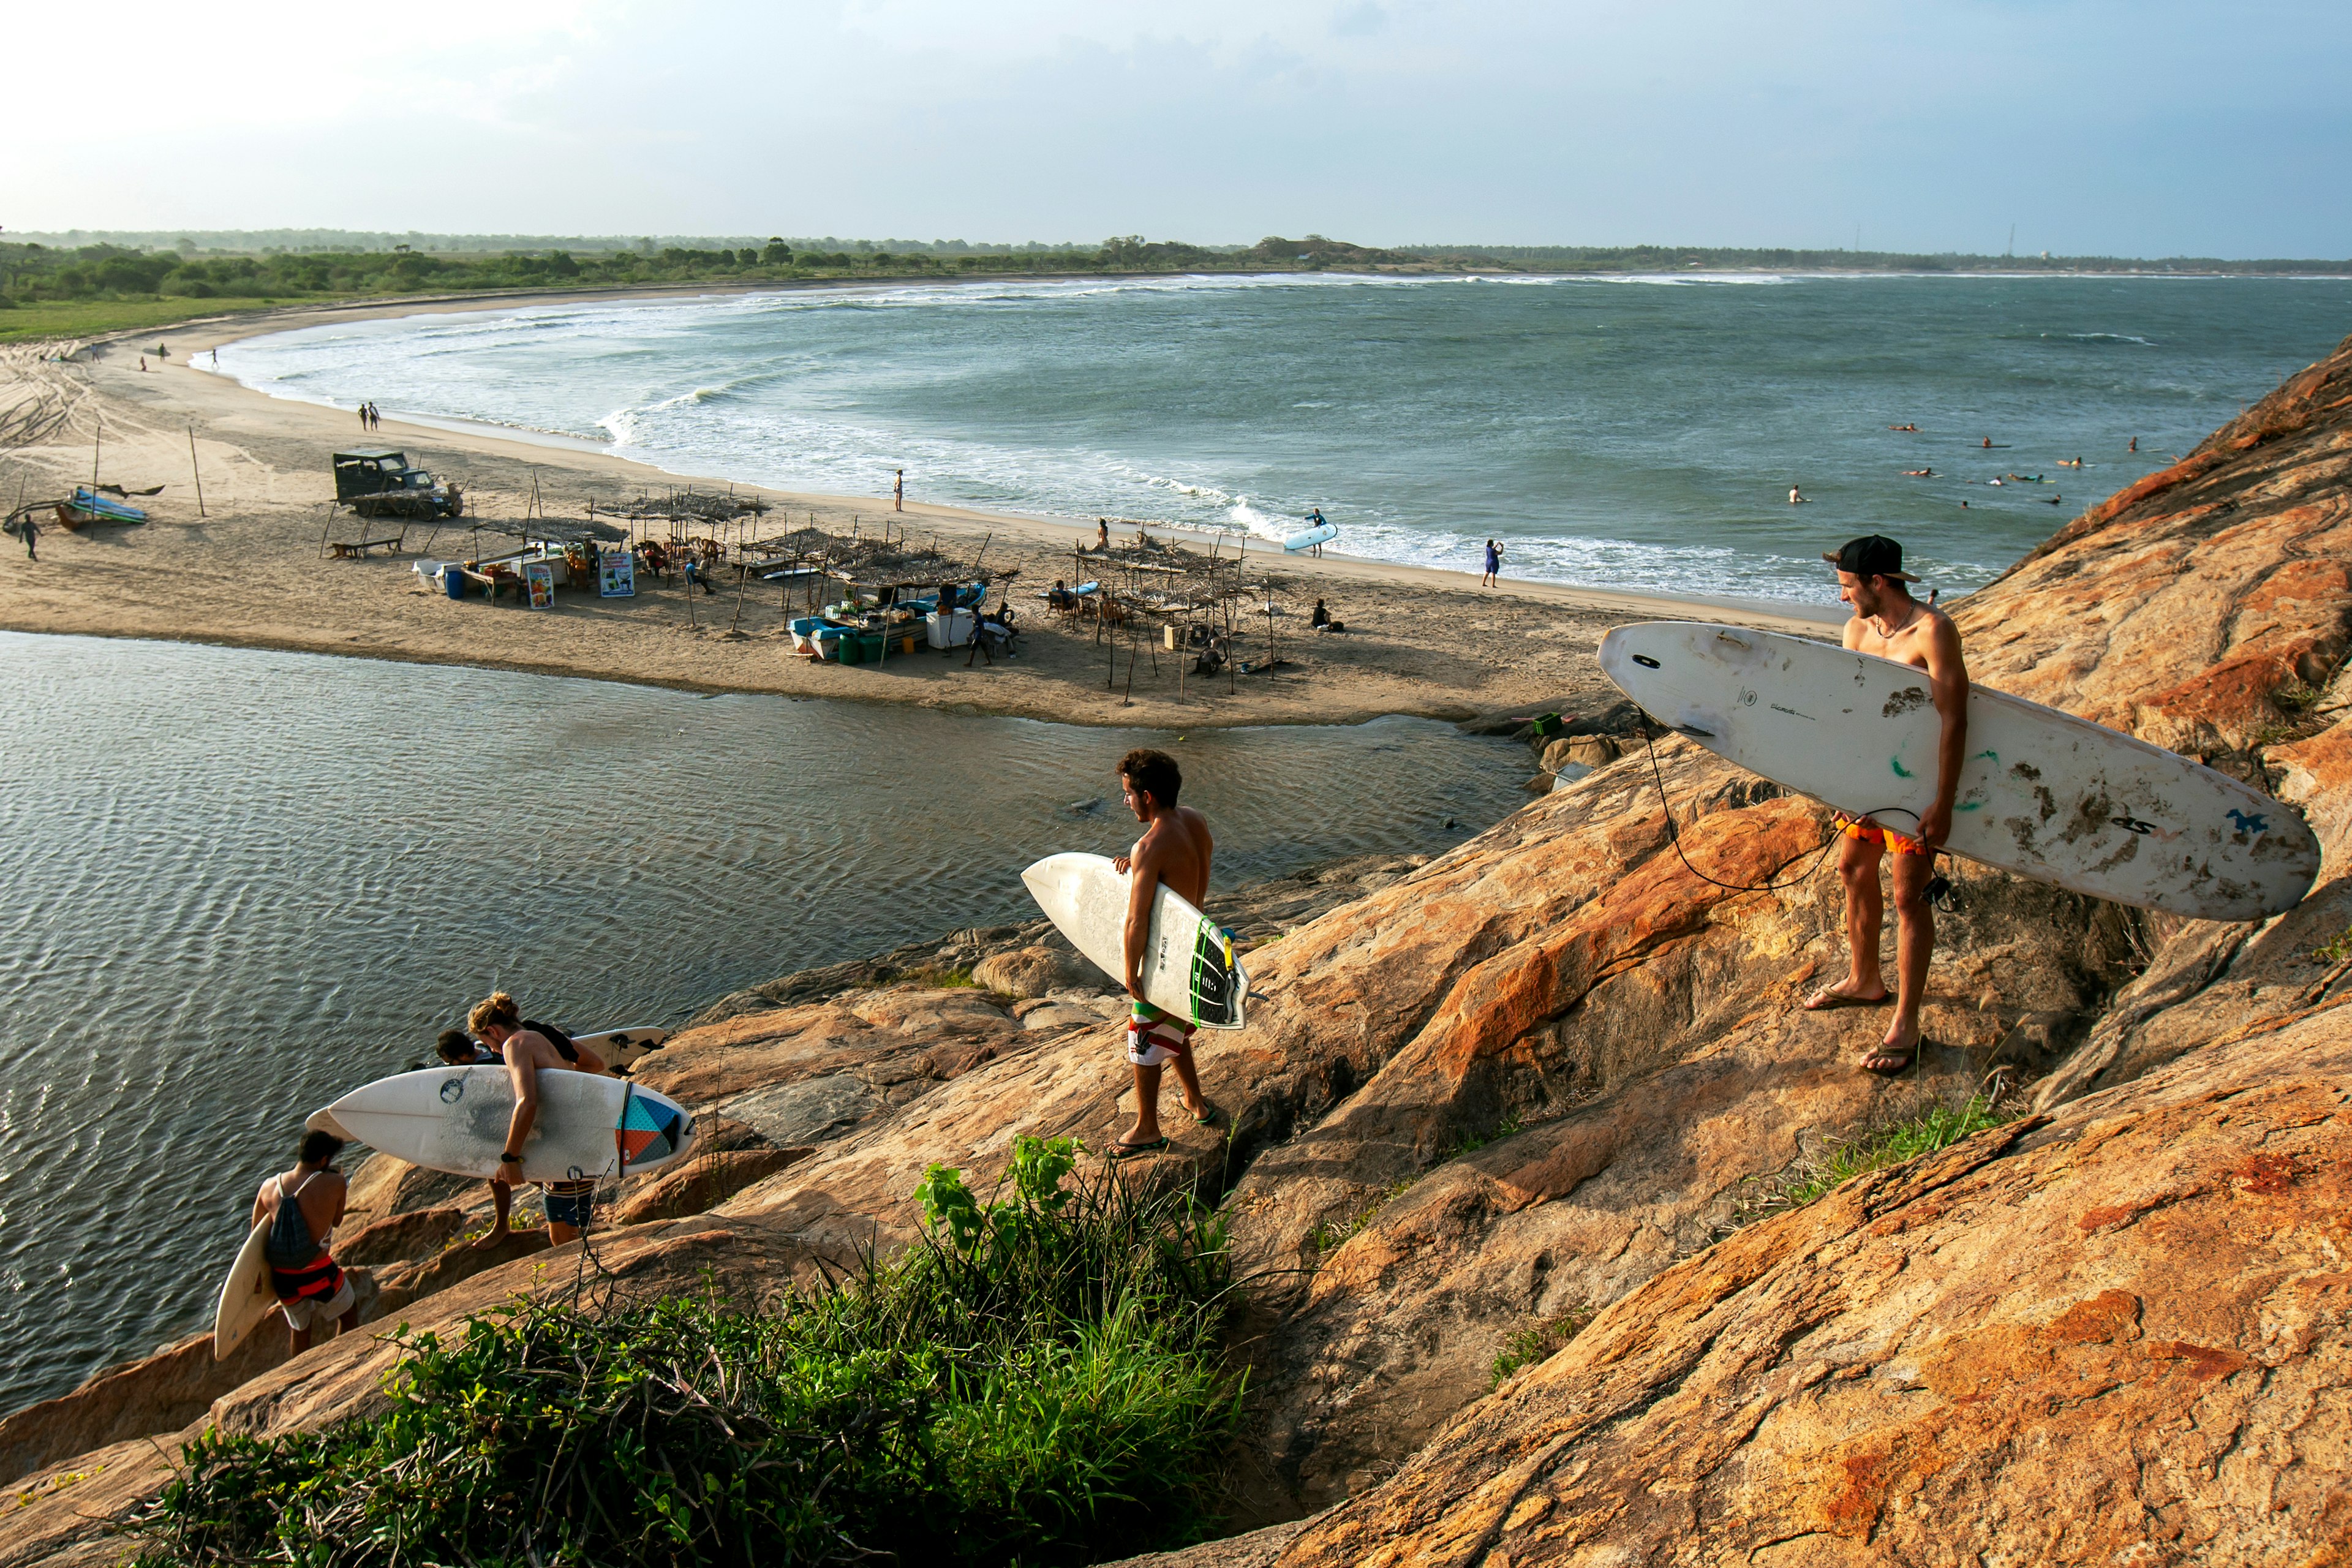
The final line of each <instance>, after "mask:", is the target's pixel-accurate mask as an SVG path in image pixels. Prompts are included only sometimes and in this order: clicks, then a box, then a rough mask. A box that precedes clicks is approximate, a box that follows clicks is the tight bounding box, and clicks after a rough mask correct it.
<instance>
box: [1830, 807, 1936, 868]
mask: <svg viewBox="0 0 2352 1568" xmlns="http://www.w3.org/2000/svg"><path fill="white" fill-rule="evenodd" d="M1837 825H1838V826H1839V827H1840V828H1842V829H1843V830H1844V833H1845V836H1846V837H1848V838H1859V839H1861V840H1862V841H1863V842H1864V844H1875V845H1877V846H1878V847H1880V848H1881V849H1884V850H1885V851H1886V852H1887V853H1888V854H1889V855H1926V856H1928V857H1930V858H1933V857H1934V855H1935V853H1936V852H1935V851H1934V850H1933V849H1930V848H1928V847H1927V846H1926V845H1925V844H1922V843H1920V842H1919V841H1918V840H1917V839H1916V838H1912V837H1906V835H1904V834H1900V833H1897V832H1895V829H1893V828H1891V827H1881V826H1878V824H1876V823H1874V822H1873V821H1871V820H1870V819H1869V818H1867V817H1861V816H1847V815H1846V814H1845V813H1844V812H1842V811H1841V812H1839V813H1838V814H1837Z"/></svg>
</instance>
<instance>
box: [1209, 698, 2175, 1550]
mask: <svg viewBox="0 0 2352 1568" xmlns="http://www.w3.org/2000/svg"><path fill="white" fill-rule="evenodd" d="M1661 757H1662V760H1663V761H1664V775H1665V780H1666V787H1667V791H1668V794H1669V795H1670V797H1671V798H1672V799H1673V800H1674V801H1675V805H1676V809H1677V812H1678V815H1679V816H1682V817H1684V818H1685V819H1686V820H1685V821H1684V822H1683V826H1682V835H1681V849H1680V851H1679V852H1677V850H1676V849H1675V847H1674V846H1673V845H1672V844H1671V843H1670V842H1669V840H1668V839H1667V837H1666V831H1665V825H1664V819H1663V817H1662V816H1661V814H1660V812H1659V810H1658V805H1657V795H1656V793H1655V787H1654V784H1653V782H1652V780H1651V777H1650V774H1649V771H1648V768H1647V764H1646V763H1639V765H1636V763H1635V762H1632V761H1629V762H1628V763H1624V764H1622V765H1620V766H1617V767H1613V768H1611V769H1608V770H1605V771H1603V772H1602V773H1597V774H1595V775H1593V776H1592V777H1591V778H1589V779H1586V780H1584V781H1582V782H1581V783H1580V784H1575V785H1573V786H1571V787H1570V788H1569V789H1567V790H1564V791H1562V792H1560V793H1559V794H1558V795H1551V796H1548V797H1546V798H1545V799H1544V800H1543V801H1542V802H1540V803H1538V804H1537V805H1531V806H1529V807H1528V808H1527V809H1525V810H1523V811H1521V812H1519V813H1517V815H1516V816H1514V817H1513V818H1512V819H1511V820H1510V822H1508V823H1507V824H1506V825H1505V826H1502V827H1500V828H1497V829H1496V831H1495V832H1494V833H1492V834H1490V835H1488V836H1487V837H1486V838H1485V839H1482V840H1480V841H1479V842H1478V843H1477V844H1475V845H1474V846H1472V847H1471V848H1470V849H1469V850H1467V851H1465V852H1462V853H1460V854H1458V855H1456V856H1454V857H1449V858H1446V859H1444V860H1442V861H1439V862H1438V863H1436V864H1434V865H1433V866H1432V867H1430V868H1428V869H1427V870H1426V871H1424V872H1423V873H1421V874H1420V875H1418V876H1416V877H1414V878H1413V879H1410V880H1409V881H1407V882H1405V883H1403V884H1401V885H1399V886H1398V887H1396V888H1394V889H1390V890H1389V891H1387V892H1385V893H1381V894H1377V895H1375V896H1374V897H1372V898H1370V899H1368V900H1362V901H1360V903H1358V904H1356V905H1352V906H1350V907H1349V908H1348V909H1345V910H1340V911H1338V912H1337V913H1335V914H1333V915H1330V916H1328V917H1326V918H1325V919H1324V920H1322V921H1318V922H1317V923H1316V924H1315V925H1313V926H1311V927H1309V928H1307V930H1306V931H1302V932H1300V933H1298V934H1297V936H1294V937H1293V938H1292V939H1291V940H1290V941H1289V942H1285V943H1283V944H1281V945H1280V946H1278V947H1276V948H1274V949H1272V950H1270V951H1269V952H1267V953H1266V954H1265V973H1264V977H1263V978H1262V979H1261V980H1260V982H1259V984H1260V985H1261V986H1262V987H1263V989H1265V991H1266V992H1267V993H1268V994H1270V996H1271V997H1272V998H1273V1000H1272V1002H1271V1003H1270V1004H1269V1005H1267V1006H1266V1007H1265V1012H1264V1015H1263V1021H1262V1022H1260V1023H1257V1024H1254V1026H1253V1027H1252V1028H1251V1029H1250V1030H1248V1031H1245V1032H1244V1034H1243V1035H1242V1036H1241V1037H1239V1040H1238V1041H1237V1042H1236V1048H1237V1051H1238V1052H1240V1053H1245V1054H1246V1055H1247V1057H1248V1058H1249V1066H1250V1068H1252V1069H1254V1070H1256V1071H1258V1072H1261V1073H1263V1075H1264V1079H1263V1081H1262V1082H1259V1083H1256V1084H1254V1085H1252V1086H1251V1088H1250V1090H1249V1094H1248V1098H1249V1099H1250V1100H1253V1101H1254V1107H1255V1116H1256V1117H1258V1118H1262V1119H1263V1121H1264V1131H1263V1133H1262V1136H1264V1137H1265V1138H1266V1139H1268V1140H1271V1141H1276V1142H1274V1146H1272V1147H1268V1148H1266V1149H1265V1150H1264V1151H1263V1152H1258V1153H1257V1154H1256V1156H1255V1159H1254V1161H1253V1162H1252V1163H1250V1165H1249V1166H1248V1168H1247V1170H1246V1172H1245V1173H1244V1174H1243V1175H1242V1176H1241V1179H1240V1181H1239V1183H1238V1184H1237V1185H1236V1186H1235V1187H1234V1192H1233V1194H1232V1198H1231V1200H1230V1209H1231V1213H1232V1216H1233V1228H1234V1238H1235V1242H1236V1245H1237V1246H1238V1247H1240V1248H1241V1251H1242V1261H1243V1267H1244V1270H1245V1271H1247V1272H1250V1273H1253V1274H1255V1275H1256V1276H1258V1277H1261V1278H1263V1279H1265V1280H1266V1281H1268V1283H1266V1284H1265V1285H1263V1286H1262V1287H1261V1288H1260V1289H1259V1290H1258V1292H1257V1295H1256V1300H1255V1305H1256V1306H1257V1308H1258V1311H1259V1320H1258V1321H1257V1322H1256V1323H1255V1324H1254V1325H1253V1328H1254V1331H1255V1332H1254V1334H1253V1336H1252V1337H1253V1338H1255V1339H1256V1340H1257V1342H1258V1343H1259V1344H1260V1345H1261V1346H1262V1347H1263V1348H1262V1349H1261V1350H1260V1351H1259V1352H1258V1353H1257V1355H1256V1358H1255V1364H1254V1366H1253V1369H1252V1372H1253V1377H1252V1382H1253V1394H1252V1412H1251V1415H1252V1417H1253V1418H1252V1420H1251V1421H1250V1423H1249V1426H1250V1429H1251V1430H1252V1431H1253V1432H1255V1433H1256V1434H1259V1441H1260V1444H1261V1445H1262V1446H1261V1447H1260V1449H1259V1451H1258V1453H1257V1454H1256V1455H1255V1459H1256V1461H1257V1464H1258V1465H1259V1467H1260V1473H1259V1475H1258V1476H1257V1477H1256V1478H1255V1485H1256V1486H1257V1487H1258V1488H1259V1489H1261V1490H1259V1491H1258V1492H1257V1493H1256V1494H1255V1495H1256V1496H1258V1497H1260V1498H1262V1499H1263V1501H1262V1502H1261V1504H1260V1506H1262V1507H1263V1508H1265V1510H1266V1511H1268V1512H1271V1513H1278V1512H1279V1511H1281V1510H1282V1508H1283V1507H1285V1506H1288V1507H1292V1508H1296V1507H1299V1506H1305V1507H1307V1508H1313V1507H1319V1506H1322V1505H1324V1504H1326V1503H1328V1502H1330V1501H1334V1500H1338V1499H1339V1498H1340V1497H1344V1496H1346V1495H1349V1493H1350V1492H1352V1491H1355V1490H1359V1489H1361V1488H1363V1487H1364V1486H1366V1485H1369V1484H1370V1483H1371V1482H1372V1481H1374V1480H1376V1479H1378V1477H1379V1476H1380V1475H1381V1473H1383V1471H1384V1470H1385V1469H1386V1468H1388V1467H1389V1466H1391V1465H1392V1464H1393V1463H1395V1462H1396V1461H1397V1460H1399V1459H1401V1458H1402V1457H1403V1456H1404V1455H1406V1454H1408V1453H1410V1452H1411V1451H1412V1449H1413V1448H1415V1447H1419V1446H1420V1445H1421V1444H1422V1443H1423V1441H1425V1440H1426V1439H1427V1438H1428V1437H1429V1436H1431V1435H1432V1434H1433V1432H1434V1431H1435V1430H1436V1428H1437V1427H1438V1426H1440V1425H1441V1424H1442V1423H1443V1422H1444V1420H1445V1419H1447V1418H1448V1417H1449V1416H1450V1415H1451V1414H1452V1413H1453V1412H1454V1411H1455V1410H1457V1409H1459V1408H1460V1407H1461V1406H1462V1405H1464V1404H1465V1403H1467V1402H1468V1401H1470V1400H1472V1399H1475V1398H1476V1397H1477V1396H1478V1395H1480V1394H1483V1393H1485V1391H1486V1388H1487V1386H1488V1385H1489V1383H1490V1381H1491V1376H1492V1373H1491V1370H1490V1369H1491V1366H1492V1363H1493V1362H1494V1359H1495V1357H1496V1353H1497V1352H1498V1351H1500V1350H1501V1349H1502V1348H1503V1345H1504V1342H1506V1340H1507V1338H1508V1337H1509V1336H1510V1335H1511V1334H1513V1333H1514V1332H1515V1331H1522V1330H1526V1329H1528V1328H1531V1327H1535V1326H1537V1325H1540V1324H1543V1323H1545V1322H1547V1321H1552V1320H1555V1319H1559V1318H1561V1317H1564V1316H1569V1315H1571V1314H1575V1313H1578V1312H1581V1311H1586V1310H1591V1309H1593V1308H1597V1307H1599V1306H1601V1305H1605V1304H1606V1303H1608V1302H1610V1301H1612V1300H1616V1299H1617V1298H1618V1297H1619V1296H1621V1295H1622V1294H1623V1293H1624V1292H1625V1291H1626V1290H1628V1289H1632V1288H1633V1287H1635V1286H1637V1285H1639V1284H1640V1283H1642V1282H1643V1280H1645V1279H1648V1278H1649V1277H1650V1276H1651V1275H1652V1274H1654V1273H1655V1272H1656V1271H1657V1270H1659V1269H1661V1268H1665V1267H1667V1266H1668V1265H1670V1264H1671V1263H1673V1262H1674V1261H1675V1259H1676V1258H1680V1257H1683V1256H1685V1255H1687V1254H1688V1253H1690V1252H1693V1251H1696V1250H1697V1249H1699V1248H1701V1247H1705V1246H1706V1245H1707V1243H1708V1242H1709V1241H1711V1240H1712V1239H1713V1238H1714V1237H1716V1235H1717V1234H1718V1233H1719V1232H1720V1231H1721V1230H1722V1229H1723V1228H1725V1227H1726V1226H1728V1225H1730V1224H1731V1223H1732V1222H1733V1221H1734V1220H1735V1218H1736V1217H1737V1211H1738V1209H1739V1207H1740V1205H1741V1204H1742V1202H1743V1200H1752V1199H1753V1198H1754V1197H1755V1196H1756V1195H1758V1194H1756V1191H1755V1188H1754V1185H1753V1184H1754V1180H1755V1179H1757V1178H1763V1177H1769V1176H1770V1175H1772V1174H1773V1173H1776V1172H1778V1171H1780V1169H1782V1168H1783V1167H1785V1166H1787V1165H1789V1164H1790V1163H1791V1162H1793V1161H1795V1160H1797V1159H1798V1158H1799V1157H1800V1156H1801V1155H1802V1154H1804V1153H1805V1152H1808V1150H1809V1149H1811V1148H1817V1147H1818V1146H1819V1145H1820V1144H1821V1142H1822V1141H1824V1140H1825V1139H1828V1138H1831V1137H1834V1136H1838V1135H1842V1134H1847V1133H1852V1132H1854V1131H1860V1130H1862V1129H1864V1128H1867V1127H1868V1126H1870V1125H1872V1124H1874V1123H1877V1122H1881V1121H1893V1120H1895V1119H1898V1118H1901V1117H1905V1116H1907V1115H1911V1114H1914V1113H1916V1112H1917V1111H1920V1110H1924V1109H1926V1108H1927V1107H1929V1106H1931V1105H1936V1104H1950V1103H1954V1102H1957V1101H1959V1100H1965V1099H1966V1098H1967V1097H1968V1096H1969V1094H1970V1093H1971V1092H1972V1091H1973V1090H1975V1089H1977V1088H1978V1087H1979V1084H1980V1083H1981V1082H1982V1081H1983V1080H1984V1079H1986V1078H1987V1076H1988V1075H1989V1074H1990V1073H1992V1072H1994V1071H1995V1069H1996V1068H2001V1067H2004V1066H2005V1067H2007V1068H2010V1069H2011V1070H2012V1071H2018V1070H2036V1069H2039V1068H2045V1067H2047V1066H2048V1065H2049V1064H2050V1063H2051V1062H2052V1061H2053V1060H2055V1059H2056V1058H2057V1054H2058V1053H2059V1052H2061V1051H2062V1050H2063V1049H2064V1048H2065V1047H2067V1046H2069V1045H2071V1044H2072V1043H2073V1042H2074V1040H2075V1039H2077V1038H2079V1037H2080V1035H2081V1033H2082V1031H2083V1029H2084V1027H2086V1026H2087V1024H2088V1021H2089V1017H2090V1015H2091V1013H2092V1012H2093V1010H2094V1009H2095V1007H2096V1006H2097V1005H2098V1004H2099V1003H2100V1002H2101V1001H2103V1000H2104V998H2105V995H2106V994H2107V993H2108V992H2109V991H2111V990H2112V989H2113V987H2114V986H2115V985H2116V984H2118V983H2119V982H2120V981H2121V980H2122V979H2123V978H2124V977H2125V973H2126V971H2125V969H2124V964H2125V962H2126V959H2127V957H2128V954H2129V945H2128V940H2127V934H2126V922H2124V921H2122V919H2121V918H2120V917H2119V916H2118V915H2117V914H2116V912H2115V911H2113V910H2105V909H2102V908H2100V907H2098V906H2095V905H2094V904H2092V903H2090V902H2089V901H2087V900H2081V899H2078V898H2076V897H2074V895H2071V894H2066V893H2063V892H2060V891H2058V890H2057V889H2052V888H2049V887H2046V886H2042V885H2038V884H2032V883H2027V882H2022V881H2020V880H2018V879H2013V878H2010V877H2006V876H2003V875H2000V874H1998V873H1990V872H1985V873H1978V874H1970V873H1967V872H1963V873H1961V874H1959V875H1958V876H1956V878H1955V880H1956V883H1957V887H1958V904H1959V907H1960V911H1961V912H1960V913H1958V914H1957V915H1947V916H1945V917H1943V919H1942V921H1941V934H1942V942H1941V945H1940V946H1939V951H1938V953H1937V962H1936V964H1935V966H1934V967H1933V968H1932V969H1931V971H1930V974H1929V995H1928V1003H1927V1010H1926V1013H1925V1015H1924V1021H1925V1026H1926V1028H1927V1034H1928V1036H1929V1038H1930V1039H1931V1041H1932V1042H1934V1043H1933V1045H1932V1046H1931V1047H1930V1048H1928V1049H1927V1051H1925V1052H1923V1054H1922V1057H1921V1060H1920V1064H1919V1067H1918V1068H1916V1069H1915V1070H1914V1071H1913V1072H1912V1073H1910V1074H1908V1075H1906V1076H1905V1077H1904V1078H1902V1079H1896V1080H1893V1081H1888V1080H1885V1079H1879V1078H1876V1077H1874V1076H1872V1075H1870V1074H1866V1073H1863V1072H1860V1071H1858V1070H1856V1068H1854V1066H1853V1063H1854V1061H1855V1060H1856V1058H1859V1057H1860V1056H1861V1055H1862V1054H1863V1053H1864V1051H1865V1050H1867V1049H1869V1048H1870V1047H1873V1046H1874V1045H1875V1044H1876V1042H1877V1040H1878V1039H1879V1037H1881V1035H1882V1034H1883V1032H1884V1030H1885V1023H1886V1015H1885V1013H1884V1012H1883V1011H1877V1010H1849V1011H1843V1012H1838V1013H1829V1014H1806V1013H1803V1012H1802V1011H1801V1010H1800V1009H1799V1006H1798V1004H1799V1002H1800V1001H1801V998H1802V996H1803V995H1804V994H1805V993H1806V992H1807V991H1808V990H1809V989H1811V987H1812V986H1813V985H1817V984H1821V983H1822V982H1823V981H1825V980H1827V979H1830V978H1832V977H1833V976H1834V974H1835V973H1839V972H1840V966H1841V965H1842V963H1843V942H1842V940H1841V939H1839V938H1837V937H1836V935H1835V930H1836V925H1837V921H1838V919H1839V911H1840V910H1841V908H1842V902H1841V900H1840V898H1839V896H1838V894H1837V892H1836V889H1835V883H1834V881H1833V879H1830V878H1828V877H1825V876H1816V875H1809V874H1808V872H1809V871H1811V870H1817V869H1818V868H1819V865H1820V860H1819V857H1818V856H1817V854H1816V853H1815V851H1816V850H1817V849H1818V847H1819V846H1820V845H1821V844H1822V842H1823V836H1824V832H1825V826H1826V825H1825V822H1824V820H1823V818H1822V816H1821V814H1820V813H1819V812H1818V811H1817V810H1816V809H1815V808H1814V807H1812V806H1811V805H1807V804H1804V803H1801V802H1799V801H1796V800H1792V799H1785V798H1781V797H1780V796H1779V795H1778V794H1777V792H1775V791H1772V790H1770V789H1769V786H1766V787H1758V786H1755V785H1752V784H1748V783H1747V782H1746V781H1744V780H1742V779H1740V778H1738V776H1737V775H1735V774H1734V773H1732V771H1731V770H1730V769H1728V768H1727V767H1726V766H1724V765H1723V764H1722V763H1719V762H1717V761H1716V760H1715V759H1714V758H1713V757H1711V756H1710V755H1708V754H1707V753H1706V752H1699V751H1697V750H1696V748H1693V747H1690V746H1688V744H1687V743H1686V742H1679V741H1678V742H1675V743H1673V744H1671V745H1669V746H1666V747H1662V748H1661ZM1685 856H1687V857H1688V859H1689V862H1690V866H1695V867H1696V868H1698V869H1699V870H1701V871H1703V872H1705V873H1706V875H1707V876H1708V877H1712V878H1714V879H1717V881H1718V882H1725V883H1732V884H1737V885H1760V884H1765V883H1770V882H1776V881H1786V882H1789V883H1790V885H1789V886H1786V887H1784V888H1781V889H1779V890H1777V891H1771V892H1740V891H1735V890H1732V889H1728V888H1724V887H1718V886H1715V885H1713V884H1711V883H1709V882H1707V881H1706V880H1703V879H1700V878H1699V877H1697V876H1694V875H1693V874H1692V872H1691V869H1690V868H1688V867H1686V866H1685V863H1684V857H1685ZM1217 1059H1218V1058H1214V1057H1211V1058H1208V1060H1209V1061H1210V1062H1211V1063H1214V1062H1215V1061H1216V1060H1217ZM1208 1071H1209V1082H1210V1086H1211V1089H1212V1092H1213V1093H1214V1092H1217V1091H1218V1089H1220V1088H1221V1087H1222V1085H1221V1082H1220V1074H1221V1072H1222V1071H1223V1069H1222V1068H1217V1067H1214V1066H1212V1067H1211V1068H1209V1069H1208ZM1251 1114H1252V1113H1248V1112H1245V1113H1243V1115H1242V1117H1241V1118H1240V1119H1239V1120H1237V1128H1238V1129H1239V1130H1240V1131H1238V1132H1237V1142H1240V1141H1242V1139H1243V1138H1244V1137H1245V1136H1246V1134H1247V1132H1248V1131H1251V1130H1253V1122H1252V1121H1250V1120H1249V1117H1250V1115H1251ZM1246 1146H1247V1145H1246V1143H1244V1147H1246ZM1465 1150H1466V1151H1467V1152H1465Z"/></svg>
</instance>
